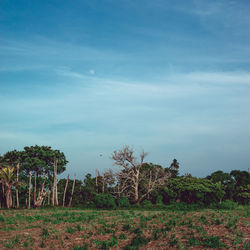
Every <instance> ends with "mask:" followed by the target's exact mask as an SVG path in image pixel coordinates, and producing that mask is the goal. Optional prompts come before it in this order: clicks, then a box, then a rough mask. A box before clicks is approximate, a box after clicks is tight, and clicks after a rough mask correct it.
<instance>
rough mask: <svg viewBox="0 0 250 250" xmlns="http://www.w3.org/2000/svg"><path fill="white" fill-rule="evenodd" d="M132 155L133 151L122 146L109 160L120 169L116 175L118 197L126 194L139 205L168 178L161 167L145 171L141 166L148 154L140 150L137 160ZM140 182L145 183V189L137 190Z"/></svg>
mask: <svg viewBox="0 0 250 250" xmlns="http://www.w3.org/2000/svg"><path fill="white" fill-rule="evenodd" d="M134 154H135V152H134V150H133V149H131V148H129V146H124V147H123V148H122V149H121V150H118V151H117V150H115V151H114V152H113V154H112V155H111V159H113V160H114V165H117V166H120V167H122V170H121V171H119V172H117V174H116V177H117V187H118V195H119V194H126V195H127V196H128V197H129V198H131V199H132V200H133V201H134V202H135V203H140V202H141V201H142V200H143V199H145V198H146V197H147V195H149V194H150V193H151V192H152V191H153V190H154V189H155V188H157V187H158V186H159V185H162V184H164V183H165V181H166V180H167V179H168V178H169V174H168V173H166V172H165V171H164V169H162V168H161V167H157V168H154V169H153V170H149V171H146V170H145V169H144V168H143V164H144V159H145V157H146V156H147V155H148V153H146V152H144V150H142V152H141V154H140V159H139V160H137V158H136V157H135V155H134ZM150 171H151V172H150ZM141 182H144V183H146V184H144V186H145V185H146V188H143V189H142V190H139V184H140V183H141ZM139 191H140V192H139Z"/></svg>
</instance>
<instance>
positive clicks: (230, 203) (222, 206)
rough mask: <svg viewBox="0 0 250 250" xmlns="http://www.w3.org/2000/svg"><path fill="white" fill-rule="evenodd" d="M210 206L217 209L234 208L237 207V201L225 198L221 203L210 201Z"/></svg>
mask: <svg viewBox="0 0 250 250" xmlns="http://www.w3.org/2000/svg"><path fill="white" fill-rule="evenodd" d="M209 207H210V208H213V209H214V208H217V209H230V210H233V209H236V208H237V207H238V203H237V202H233V201H231V200H226V201H222V202H221V203H211V204H210V206H209Z"/></svg>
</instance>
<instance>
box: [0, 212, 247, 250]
mask: <svg viewBox="0 0 250 250" xmlns="http://www.w3.org/2000/svg"><path fill="white" fill-rule="evenodd" d="M249 215H250V212H249V209H248V208H247V207H245V208H241V209H237V210H217V211H216V210H201V211H193V212H186V211H178V212H174V211H141V210H112V211H107V210H80V209H79V210H78V209H66V208H64V209H63V208H55V209H35V210H0V249H10V248H12V249H207V248H214V249H218V248H221V249H226V248H228V249H250V239H249V238H250V229H249V222H250V220H249Z"/></svg>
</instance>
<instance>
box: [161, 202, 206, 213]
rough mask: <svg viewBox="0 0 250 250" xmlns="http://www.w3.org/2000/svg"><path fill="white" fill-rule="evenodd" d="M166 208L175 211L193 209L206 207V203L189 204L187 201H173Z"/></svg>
mask: <svg viewBox="0 0 250 250" xmlns="http://www.w3.org/2000/svg"><path fill="white" fill-rule="evenodd" d="M166 208H167V209H168V210H174V211H192V210H198V209H201V208H204V205H203V204H202V203H197V204H187V203H185V202H172V203H171V204H170V205H168V206H166Z"/></svg>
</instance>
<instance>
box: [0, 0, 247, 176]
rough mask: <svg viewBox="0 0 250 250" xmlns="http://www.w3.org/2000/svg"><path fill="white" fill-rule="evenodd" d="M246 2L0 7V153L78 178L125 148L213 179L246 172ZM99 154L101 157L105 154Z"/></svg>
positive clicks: (124, 0) (5, 2)
mask: <svg viewBox="0 0 250 250" xmlns="http://www.w3.org/2000/svg"><path fill="white" fill-rule="evenodd" d="M249 9H250V3H249V1H243V0H237V1H229V0H225V1H224V0H220V1H219V0H218V1H213V0H209V1H205V0H190V1H184V0H183V1H181V0H180V1H166V0H164V1H163V0H154V1H151V0H143V1H142V0H119V1H117V0H105V1H97V0H74V1H65V0H64V1H63V0H60V1H46V0H44V1H35V0H32V1H31V0H26V1H21V0H19V1H15V0H11V1H9V0H0V101H1V105H0V154H4V153H5V152H7V151H9V150H13V149H17V150H21V149H23V147H24V146H26V145H29V146H31V145H35V144H37V145H50V146H52V147H53V148H55V149H60V150H61V151H63V152H64V153H65V155H66V157H67V159H68V160H69V164H68V167H67V172H69V173H71V174H72V176H73V173H77V175H78V178H79V179H82V178H83V177H84V175H85V174H86V173H88V172H90V173H92V174H94V172H95V169H96V168H98V169H99V170H100V172H101V171H103V170H104V169H107V168H109V167H112V168H114V169H115V168H116V167H114V166H112V161H111V160H110V155H111V153H112V152H113V150H114V149H119V148H121V147H122V146H123V145H130V146H132V147H134V149H135V150H136V153H139V151H140V150H141V149H142V148H144V150H145V151H146V152H149V156H148V157H147V159H146V160H147V161H149V162H153V163H157V164H161V165H162V166H164V167H167V166H169V165H170V163H171V161H172V160H173V158H176V159H177V160H178V161H179V162H180V172H181V174H184V173H192V174H193V175H195V176H206V175H208V174H210V173H211V172H213V171H216V170H219V169H221V170H223V171H227V172H229V171H231V170H233V169H240V170H247V169H248V167H250V151H249V150H250V130H249V127H250V109H249V107H250V46H249V44H250V36H249V35H250V16H249ZM100 153H101V154H102V157H100Z"/></svg>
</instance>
